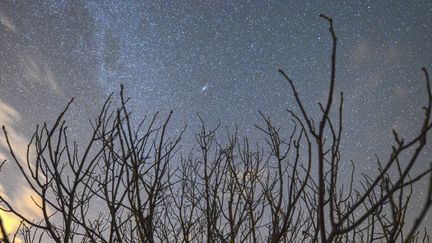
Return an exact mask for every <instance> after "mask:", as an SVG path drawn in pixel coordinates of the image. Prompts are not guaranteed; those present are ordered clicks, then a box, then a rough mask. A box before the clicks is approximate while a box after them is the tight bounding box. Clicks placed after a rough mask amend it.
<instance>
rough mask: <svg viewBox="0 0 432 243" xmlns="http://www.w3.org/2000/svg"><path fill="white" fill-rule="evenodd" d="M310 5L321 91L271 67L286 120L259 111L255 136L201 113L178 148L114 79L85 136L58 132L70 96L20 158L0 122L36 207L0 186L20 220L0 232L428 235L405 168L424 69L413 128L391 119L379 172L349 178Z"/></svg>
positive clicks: (431, 97)
mask: <svg viewBox="0 0 432 243" xmlns="http://www.w3.org/2000/svg"><path fill="white" fill-rule="evenodd" d="M320 17H321V18H323V19H324V20H325V21H326V23H328V25H329V33H330V36H331V44H332V46H331V47H332V48H331V58H330V64H331V65H330V80H329V89H328V94H327V98H326V100H325V102H324V103H319V104H318V105H319V108H320V112H319V113H318V114H309V113H308V112H307V110H308V109H306V107H305V105H304V103H303V101H302V100H301V98H300V95H299V93H298V91H297V89H296V85H295V82H294V81H293V80H291V79H290V78H289V76H288V75H287V74H286V73H285V72H284V71H282V70H279V72H280V74H281V75H282V77H283V78H284V79H285V80H286V81H287V82H288V85H289V88H290V91H291V92H292V93H293V94H294V98H295V102H296V108H297V109H294V110H288V118H289V119H288V121H289V124H290V126H288V128H286V126H284V127H283V128H282V127H279V126H278V125H276V123H274V122H273V120H272V119H271V118H270V117H267V116H266V115H264V114H262V113H261V116H262V120H263V124H261V125H257V126H256V127H257V129H258V130H259V131H261V132H262V133H263V135H264V140H263V141H262V142H256V143H253V144H252V143H251V142H250V141H251V140H249V139H247V138H242V137H241V136H239V135H238V130H237V129H235V130H234V131H233V130H230V129H228V128H227V129H226V131H225V132H224V133H220V132H219V131H220V130H222V129H221V128H220V124H219V125H218V126H216V127H215V128H209V127H208V126H207V125H206V124H205V122H204V121H203V120H202V119H201V118H200V121H201V129H200V130H199V131H198V132H197V133H196V134H195V140H196V144H195V146H194V147H193V149H192V150H190V151H182V152H181V153H179V150H180V149H181V148H182V147H181V146H180V142H181V139H182V136H183V133H184V131H185V128H184V129H182V130H181V131H180V132H179V133H178V134H171V133H170V132H169V127H168V126H169V123H170V120H171V117H172V112H171V113H169V114H168V115H167V116H166V117H165V118H161V115H160V114H159V113H156V114H155V115H153V116H150V117H144V118H143V119H142V120H141V121H140V122H139V123H137V124H135V123H134V122H133V121H134V119H132V113H131V112H130V111H129V110H128V108H127V107H128V102H129V100H128V99H127V98H125V93H124V89H123V86H121V90H120V101H119V104H118V105H117V106H114V105H113V103H114V102H113V101H112V100H113V99H112V97H111V96H110V97H108V99H107V100H106V102H105V103H104V105H103V106H102V108H101V111H100V113H99V114H98V115H97V116H96V118H95V119H93V120H92V121H91V126H92V129H91V133H90V134H89V138H88V140H87V141H79V142H71V141H69V140H68V137H69V136H68V131H67V125H66V121H65V120H66V119H65V114H66V112H67V109H68V108H69V106H70V105H71V103H72V100H71V102H69V103H68V104H67V106H66V108H65V109H64V110H63V111H62V112H61V113H60V115H59V116H58V118H57V119H56V121H55V122H54V124H53V125H51V126H50V125H48V124H47V123H44V124H43V125H42V126H37V127H36V130H35V133H34V134H33V136H32V138H31V140H30V142H29V144H28V147H27V156H26V158H25V161H22V159H20V157H19V156H17V155H16V154H15V150H14V147H13V146H12V144H11V141H10V137H9V135H8V132H7V129H6V128H5V127H4V126H3V134H4V138H5V141H6V144H7V145H8V148H9V151H10V158H11V161H12V162H13V165H14V166H16V168H17V170H18V171H19V172H20V174H21V175H22V176H23V178H24V179H25V182H26V183H27V186H28V187H29V188H31V190H32V192H34V193H35V195H36V197H37V198H33V202H34V204H35V205H36V206H37V208H38V209H39V211H40V213H41V215H42V216H41V218H31V217H29V216H27V215H25V214H24V213H22V212H20V211H19V210H18V209H17V208H15V206H14V205H13V203H12V202H11V201H10V200H9V199H8V198H7V197H6V196H4V195H0V210H2V211H4V212H8V213H11V214H13V215H15V216H16V217H17V218H19V219H20V220H21V225H20V228H19V230H18V231H17V233H16V234H14V235H8V232H6V230H5V227H4V224H3V223H4V222H3V220H2V218H0V230H1V235H2V237H3V238H2V241H3V242H16V241H18V238H20V239H21V240H22V241H24V242H47V241H53V242H149V243H152V242H185V243H188V242H303V241H310V242H322V243H327V242H419V241H423V242H425V241H427V242H429V236H428V233H429V232H427V230H426V229H425V230H423V229H422V228H421V226H422V221H423V219H424V218H425V216H426V214H427V212H428V211H429V209H430V207H431V205H432V176H431V174H432V166H431V167H429V169H426V170H425V171H423V172H421V173H420V174H413V173H412V171H413V168H414V166H415V164H416V163H417V161H418V160H419V156H420V154H421V153H422V152H423V150H424V148H425V146H426V143H427V138H428V134H429V132H430V130H431V127H432V123H431V121H430V118H431V109H432V94H431V86H430V80H429V76H428V72H427V71H426V69H425V68H423V69H422V70H423V72H424V75H425V79H426V90H427V104H426V106H425V107H424V112H425V114H424V119H423V121H422V124H421V126H420V128H419V131H418V132H417V134H416V135H415V136H414V137H413V138H411V139H403V138H401V137H400V135H399V134H398V133H397V132H396V131H393V135H394V145H393V146H391V147H390V149H391V153H390V155H389V157H388V158H387V159H382V158H381V157H379V156H376V164H377V165H376V166H377V173H376V174H374V175H371V174H364V173H360V179H359V180H356V179H355V178H356V176H355V175H357V174H358V173H356V171H355V163H354V162H352V161H351V162H349V163H346V161H342V159H341V158H342V156H341V154H342V152H343V151H341V149H340V148H341V142H342V138H343V137H342V135H343V133H342V130H343V117H342V114H343V103H344V99H343V94H342V93H341V94H340V96H338V95H336V94H335V85H336V51H337V37H336V34H335V31H334V28H333V21H332V19H331V18H329V17H327V16H325V15H320ZM336 99H338V101H336ZM285 123H286V122H285ZM158 124H159V125H158ZM184 152H185V153H184ZM2 165H3V164H2ZM350 166H351V168H352V171H351V177H350V182H349V183H348V184H347V183H342V182H341V181H340V180H341V174H340V173H341V172H340V169H341V168H342V167H345V168H346V167H350ZM312 168H317V170H314V169H312ZM427 176H429V177H430V179H429V184H428V193H427V195H426V197H425V200H426V201H425V203H424V205H423V207H422V208H421V209H420V211H419V215H418V216H417V218H415V219H414V220H413V222H412V223H411V224H409V222H408V220H407V214H408V213H409V210H410V205H412V203H411V202H412V195H413V184H414V183H416V182H418V181H420V180H422V179H424V178H425V177H427ZM358 185H359V186H358Z"/></svg>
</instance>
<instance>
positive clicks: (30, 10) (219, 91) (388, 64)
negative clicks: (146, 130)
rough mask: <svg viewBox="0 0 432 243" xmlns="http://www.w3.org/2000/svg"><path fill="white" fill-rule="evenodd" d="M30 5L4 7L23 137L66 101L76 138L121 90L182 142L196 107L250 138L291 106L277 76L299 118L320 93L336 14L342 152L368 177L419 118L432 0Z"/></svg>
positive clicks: (429, 60) (2, 2)
mask: <svg viewBox="0 0 432 243" xmlns="http://www.w3.org/2000/svg"><path fill="white" fill-rule="evenodd" d="M36 2H38V3H36ZM39 2H41V1H30V0H29V1H24V0H21V1H9V0H0V101H1V104H2V106H6V105H7V107H9V108H10V109H13V111H14V112H15V113H13V114H15V115H13V116H10V117H12V118H13V119H12V118H10V119H9V118H8V119H6V118H4V119H2V120H0V121H1V122H3V123H7V124H6V125H10V126H11V127H13V128H14V129H15V130H16V131H17V133H19V134H21V135H22V136H23V137H28V136H29V135H30V134H31V132H32V130H33V128H34V127H35V124H37V123H41V122H43V121H45V120H46V121H53V119H54V118H55V116H56V115H57V114H58V112H59V111H60V110H61V109H62V108H63V107H64V105H66V103H67V101H68V100H69V99H70V98H71V97H75V99H76V101H75V103H74V105H73V107H72V108H71V110H70V112H69V113H68V114H69V115H68V122H69V124H70V125H69V126H70V127H71V129H72V131H73V132H74V133H75V137H77V138H79V137H81V136H85V131H86V129H87V128H88V120H87V119H88V118H89V117H94V116H95V114H96V113H95V112H96V111H97V110H98V109H99V108H100V106H101V104H102V103H103V101H104V100H105V99H106V97H107V95H109V94H110V93H111V92H118V90H119V85H120V84H121V83H123V84H124V85H125V88H126V92H127V95H128V96H130V97H131V98H132V103H131V110H132V111H133V112H134V114H135V115H136V116H138V117H140V116H141V115H144V114H150V113H153V112H156V111H161V112H162V113H165V114H166V113H167V112H168V111H170V110H173V111H174V119H173V121H174V122H173V127H179V128H181V127H182V126H183V125H185V124H188V131H189V132H188V133H187V134H188V135H187V137H186V138H185V139H186V140H188V139H192V137H193V132H194V131H196V128H197V126H198V124H199V120H198V119H197V113H199V114H201V115H202V117H203V119H204V120H205V121H209V122H210V123H211V122H217V121H221V123H222V124H223V125H224V126H229V127H233V126H234V125H235V124H236V125H238V126H239V128H240V130H241V131H240V132H241V133H242V134H246V135H247V136H249V137H256V136H259V135H258V133H259V131H257V129H255V128H254V124H257V123H260V122H261V120H260V116H259V114H258V112H259V111H262V112H263V113H264V114H266V115H269V116H271V117H272V118H273V119H274V120H275V121H276V122H278V123H279V124H281V125H283V124H284V123H285V121H286V120H287V113H286V109H287V108H289V107H293V105H294V100H293V96H292V94H291V93H290V92H289V90H288V84H287V83H286V81H284V79H283V78H282V77H281V76H280V75H279V74H278V73H277V70H278V69H283V70H284V71H285V72H286V73H288V74H289V75H290V77H291V78H292V79H293V80H294V81H295V83H296V85H297V86H298V88H299V92H300V95H301V97H302V99H303V100H304V101H305V103H306V106H307V107H308V111H309V112H316V111H318V106H317V105H316V104H317V103H318V102H319V101H322V100H323V99H324V98H325V94H326V87H327V84H328V79H329V60H330V44H331V43H330V35H329V33H328V29H327V24H326V22H324V21H323V20H322V19H320V18H319V17H318V16H319V14H320V13H324V14H326V15H329V16H332V17H333V18H334V22H335V30H336V34H337V36H338V38H339V42H338V55H337V77H336V79H337V81H336V82H337V89H338V91H343V92H344V93H345V100H346V103H345V112H344V115H345V118H346V120H345V124H344V128H345V140H344V144H343V150H344V156H346V158H348V159H351V158H352V159H353V160H354V161H356V163H357V164H358V165H359V166H358V167H359V168H361V169H363V170H365V171H369V170H370V171H375V170H376V167H375V162H374V159H373V158H374V154H375V153H378V154H382V155H385V154H388V152H389V151H390V146H389V145H390V143H391V141H392V140H391V139H392V134H391V130H392V129H396V130H398V131H400V133H401V134H402V135H404V136H406V137H409V136H410V135H412V134H413V133H415V132H416V131H418V129H419V126H420V120H421V119H422V118H423V112H422V110H421V106H422V105H424V104H425V102H426V91H425V88H424V87H425V83H424V79H423V76H422V74H421V72H420V69H421V67H423V66H425V67H426V68H428V69H429V70H430V71H432V66H431V64H432V56H431V53H432V46H431V43H432V41H431V40H432V3H431V1H332V0H321V1H314V3H305V2H306V1H293V2H292V3H290V4H288V3H286V2H287V1H256V2H246V1H232V2H231V1H201V2H197V1H174V2H168V1H109V2H108V1H44V2H45V3H39ZM102 2H104V3H102ZM0 111H1V109H0ZM11 119H12V120H13V122H12V120H11ZM82 124H86V125H82ZM188 136H189V137H188ZM428 149H429V151H430V146H429V147H428ZM428 158H430V152H427V153H426V154H425V155H424V158H422V161H420V162H421V164H420V165H419V166H418V168H416V171H421V170H424V169H425V168H426V167H427V166H428V160H427V159H428ZM420 185H421V184H420ZM420 199H421V197H419V199H418V200H420ZM428 221H429V222H431V220H430V217H429V219H428ZM431 224H432V223H431Z"/></svg>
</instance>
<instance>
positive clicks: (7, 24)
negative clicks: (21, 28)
mask: <svg viewBox="0 0 432 243" xmlns="http://www.w3.org/2000/svg"><path fill="white" fill-rule="evenodd" d="M0 23H1V26H2V27H3V28H6V30H7V31H12V32H13V33H15V34H17V33H18V29H17V28H16V26H15V24H14V23H13V22H12V20H11V19H10V18H8V17H7V16H6V15H5V14H3V13H2V12H0Z"/></svg>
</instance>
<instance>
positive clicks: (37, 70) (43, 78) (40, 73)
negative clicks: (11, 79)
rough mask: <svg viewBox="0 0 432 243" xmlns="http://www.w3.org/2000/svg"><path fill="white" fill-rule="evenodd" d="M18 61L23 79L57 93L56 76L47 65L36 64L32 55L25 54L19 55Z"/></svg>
mask: <svg viewBox="0 0 432 243" xmlns="http://www.w3.org/2000/svg"><path fill="white" fill-rule="evenodd" d="M19 59H20V61H21V64H22V67H23V77H24V78H25V79H26V80H27V81H29V82H38V83H39V84H40V85H45V86H48V87H49V88H50V89H52V90H54V91H59V90H58V84H57V79H56V76H55V75H54V73H53V72H52V71H51V68H50V67H49V66H48V65H47V64H44V63H41V62H38V61H37V60H36V59H35V58H34V57H33V56H32V55H30V54H27V53H21V54H20V55H19Z"/></svg>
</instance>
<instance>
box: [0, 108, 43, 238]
mask: <svg viewBox="0 0 432 243" xmlns="http://www.w3.org/2000/svg"><path fill="white" fill-rule="evenodd" d="M20 120H21V115H20V114H19V113H18V111H17V110H15V109H14V108H13V107H12V106H10V105H8V104H6V103H5V102H3V101H2V100H0V125H4V126H5V127H6V129H7V131H8V137H9V139H10V142H11V145H12V147H13V148H14V153H15V155H16V156H17V158H18V159H19V161H20V163H25V161H26V154H27V140H26V139H25V137H24V135H22V134H21V133H20V132H18V126H19V121H20ZM8 151H9V149H8V145H7V143H6V139H5V137H4V135H3V133H1V135H0V160H1V161H3V160H5V159H8V160H10V159H11V158H10V156H9V154H8ZM8 165H9V164H8V163H7V164H5V165H4V166H5V167H7V166H8ZM3 169H4V168H3ZM0 173H5V171H3V170H2V171H0ZM1 178H4V176H2V177H1ZM4 183H5V181H0V195H1V196H2V197H3V198H4V199H5V200H7V201H8V202H9V203H11V205H12V206H13V207H14V209H15V210H17V211H18V212H20V213H21V214H22V215H24V216H26V217H28V218H31V219H35V218H40V217H41V216H42V214H41V211H40V209H39V208H38V206H37V205H36V204H35V202H36V203H38V204H39V205H40V202H41V199H40V197H39V196H38V195H37V194H36V193H35V192H34V191H32V189H31V188H29V187H28V186H25V185H24V184H22V183H20V182H19V181H18V183H17V181H15V182H14V184H10V183H8V182H6V183H8V184H4ZM4 185H7V190H6V189H5V187H4ZM12 192H13V193H12ZM0 205H1V203H0ZM0 217H1V218H2V220H3V224H4V226H5V228H6V230H7V231H8V233H10V234H12V235H13V234H14V233H15V231H16V230H17V228H18V227H19V225H20V220H19V218H17V217H16V216H14V215H13V214H11V213H6V212H3V211H1V210H0Z"/></svg>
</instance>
